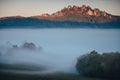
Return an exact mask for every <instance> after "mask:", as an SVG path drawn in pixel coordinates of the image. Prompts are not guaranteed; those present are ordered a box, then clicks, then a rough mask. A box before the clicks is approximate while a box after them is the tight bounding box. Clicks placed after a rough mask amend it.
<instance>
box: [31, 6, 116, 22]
mask: <svg viewBox="0 0 120 80" xmlns="http://www.w3.org/2000/svg"><path fill="white" fill-rule="evenodd" d="M33 17H34V18H38V19H47V20H57V21H67V20H68V21H77V22H92V23H96V22H98V23H103V22H110V21H112V20H115V18H114V16H113V15H111V14H108V13H107V12H105V11H101V10H99V9H98V8H95V9H92V8H91V7H90V6H86V5H83V6H81V7H79V6H76V5H74V6H71V5H68V7H64V8H63V9H61V10H60V11H57V12H55V13H53V14H51V15H50V14H48V13H45V14H42V15H40V16H33Z"/></svg>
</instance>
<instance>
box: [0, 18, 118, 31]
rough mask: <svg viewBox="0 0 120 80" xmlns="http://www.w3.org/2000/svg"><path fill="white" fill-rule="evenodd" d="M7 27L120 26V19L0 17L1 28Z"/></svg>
mask: <svg viewBox="0 0 120 80" xmlns="http://www.w3.org/2000/svg"><path fill="white" fill-rule="evenodd" d="M5 28H13V29H14V28H120V21H112V22H106V23H97V22H95V23H92V22H75V21H51V20H44V19H36V18H31V17H28V18H15V17H10V18H6V19H0V29H5Z"/></svg>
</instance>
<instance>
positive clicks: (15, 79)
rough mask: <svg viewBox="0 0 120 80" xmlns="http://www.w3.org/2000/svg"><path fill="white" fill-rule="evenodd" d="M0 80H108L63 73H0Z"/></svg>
mask: <svg viewBox="0 0 120 80" xmlns="http://www.w3.org/2000/svg"><path fill="white" fill-rule="evenodd" d="M0 80H108V79H99V78H89V77H84V76H79V75H74V74H65V73H55V74H47V75H27V74H13V73H12V74H11V73H2V72H0Z"/></svg>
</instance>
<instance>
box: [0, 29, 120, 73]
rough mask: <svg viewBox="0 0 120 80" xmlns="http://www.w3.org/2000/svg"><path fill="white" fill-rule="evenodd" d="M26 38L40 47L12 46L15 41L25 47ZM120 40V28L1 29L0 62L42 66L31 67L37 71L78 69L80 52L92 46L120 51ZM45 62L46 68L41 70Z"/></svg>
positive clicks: (92, 47) (83, 52) (90, 48)
mask: <svg viewBox="0 0 120 80" xmlns="http://www.w3.org/2000/svg"><path fill="white" fill-rule="evenodd" d="M25 42H33V43H34V44H35V45H36V46H37V48H38V49H37V50H25V49H12V45H18V46H19V47H21V46H22V45H23V44H24V43H25ZM119 42H120V29H1V30H0V64H7V65H8V66H9V65H14V64H15V65H16V64H17V65H28V66H27V67H31V65H32V67H35V68H36V67H37V68H36V69H38V70H33V71H31V72H32V73H33V74H34V73H49V72H56V71H59V72H69V73H76V72H77V71H76V69H75V64H76V61H77V58H78V57H79V56H80V55H82V54H85V53H87V52H90V51H92V50H96V51H98V52H100V53H102V52H116V51H119V52H120V44H119ZM39 47H41V48H42V49H39ZM41 66H42V67H44V68H46V70H44V71H39V68H40V67H41ZM6 71H7V70H6ZM16 72H17V71H16ZM18 72H21V71H18ZM23 72H24V73H30V72H29V71H23Z"/></svg>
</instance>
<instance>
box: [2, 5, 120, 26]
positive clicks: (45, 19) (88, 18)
mask: <svg viewBox="0 0 120 80" xmlns="http://www.w3.org/2000/svg"><path fill="white" fill-rule="evenodd" d="M13 26H14V27H13ZM18 26H19V27H18ZM20 26H22V27H20ZM31 26H32V27H31ZM5 27H6V28H11V27H12V28H58V27H59V28H61V27H62V28H66V27H67V28H68V27H69V28H120V16H115V15H111V14H109V13H107V12H105V11H101V10H99V9H98V8H95V9H92V8H91V7H89V6H86V5H83V6H81V7H79V6H75V5H74V6H70V5H68V7H64V8H63V9H61V10H60V11H57V12H55V13H52V14H48V13H45V14H42V15H38V16H30V17H23V16H9V17H2V18H0V28H5Z"/></svg>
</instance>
